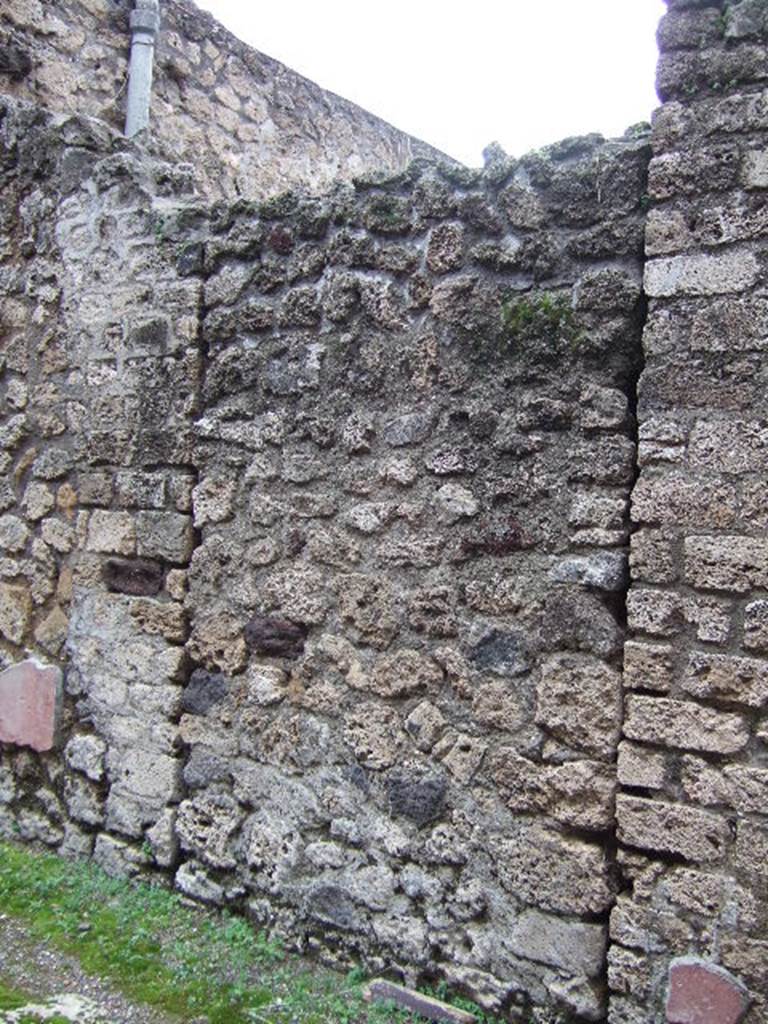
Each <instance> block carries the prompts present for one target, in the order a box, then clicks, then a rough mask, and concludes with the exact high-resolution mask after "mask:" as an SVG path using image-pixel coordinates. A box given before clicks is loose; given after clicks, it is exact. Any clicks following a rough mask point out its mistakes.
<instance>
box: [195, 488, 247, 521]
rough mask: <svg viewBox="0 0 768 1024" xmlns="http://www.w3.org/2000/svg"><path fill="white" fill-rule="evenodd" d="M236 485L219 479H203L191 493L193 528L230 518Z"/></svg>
mask: <svg viewBox="0 0 768 1024" xmlns="http://www.w3.org/2000/svg"><path fill="white" fill-rule="evenodd" d="M235 488H236V483H235V481H234V480H227V479H224V478H221V477H204V478H203V479H202V480H201V481H200V483H199V484H198V485H197V487H195V488H194V489H193V491H192V508H193V510H194V522H195V526H196V527H198V528H200V527H202V526H206V525H207V524H209V523H223V522H225V521H226V520H227V519H229V518H231V516H232V502H233V499H234V495H235Z"/></svg>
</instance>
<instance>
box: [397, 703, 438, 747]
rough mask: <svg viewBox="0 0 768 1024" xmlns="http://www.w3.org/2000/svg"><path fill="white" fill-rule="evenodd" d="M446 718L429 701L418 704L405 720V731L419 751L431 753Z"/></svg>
mask: <svg viewBox="0 0 768 1024" xmlns="http://www.w3.org/2000/svg"><path fill="white" fill-rule="evenodd" d="M444 727H445V718H444V717H443V715H442V714H441V713H440V710H439V709H438V708H436V707H435V705H434V704H431V703H430V702H429V701H427V700H423V701H421V703H420V704H417V705H416V707H415V708H414V709H413V711H412V712H411V713H410V715H408V717H407V718H406V720H405V731H406V732H407V733H408V734H409V735H410V736H411V737H412V739H413V742H414V743H415V745H416V746H417V747H418V748H419V750H423V751H429V750H431V749H432V747H433V746H434V745H435V743H436V742H437V741H438V739H439V738H440V734H441V733H442V731H443V728H444Z"/></svg>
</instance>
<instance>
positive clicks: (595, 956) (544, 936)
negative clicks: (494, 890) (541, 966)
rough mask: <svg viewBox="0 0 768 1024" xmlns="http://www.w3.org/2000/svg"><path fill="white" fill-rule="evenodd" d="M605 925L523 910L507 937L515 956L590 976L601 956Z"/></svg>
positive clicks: (601, 958)
mask: <svg viewBox="0 0 768 1024" xmlns="http://www.w3.org/2000/svg"><path fill="white" fill-rule="evenodd" d="M606 931H607V929H606V927H605V925H601V924H582V923H580V922H565V921H563V919H562V918H561V917H553V916H551V915H549V914H542V913H541V912H540V911H538V910H527V911H525V913H523V914H522V915H521V916H520V917H519V918H518V920H517V921H516V922H515V924H514V926H513V928H512V932H511V935H510V937H509V939H508V940H507V942H508V944H509V948H510V949H511V950H512V951H513V952H514V953H516V954H517V955H518V956H523V957H526V958H530V959H532V960H538V961H539V962H541V963H545V964H550V965H551V966H553V967H559V968H561V969H563V970H565V971H567V972H568V973H569V974H571V975H576V976H586V977H594V976H595V975H597V974H598V973H599V971H600V969H601V967H602V964H603V960H604V957H605V946H606V940H607V935H606Z"/></svg>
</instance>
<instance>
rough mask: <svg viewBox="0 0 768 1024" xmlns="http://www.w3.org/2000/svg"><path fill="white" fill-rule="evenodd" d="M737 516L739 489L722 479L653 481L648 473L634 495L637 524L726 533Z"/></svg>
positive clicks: (677, 477) (671, 475)
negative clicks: (704, 528)
mask: <svg viewBox="0 0 768 1024" xmlns="http://www.w3.org/2000/svg"><path fill="white" fill-rule="evenodd" d="M691 444H692V446H693V439H692V442H691ZM691 458H692V461H693V456H691ZM721 468H723V469H727V468H728V467H727V466H722V467H721ZM737 512H738V498H737V495H736V489H735V488H734V486H733V485H732V484H730V483H728V482H727V481H725V480H722V479H719V480H714V481H713V480H711V479H707V480H696V479H691V477H690V475H689V474H679V473H665V474H664V475H663V476H654V477H651V476H649V475H648V474H647V473H645V474H643V475H642V476H641V478H640V480H638V482H637V484H636V485H635V488H634V490H633V491H632V518H633V520H634V521H635V522H636V523H660V524H665V523H666V524H673V525H676V526H697V527H714V528H716V529H724V528H727V527H728V526H730V525H731V524H732V523H733V522H734V520H735V519H736V515H737Z"/></svg>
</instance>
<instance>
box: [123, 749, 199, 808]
mask: <svg viewBox="0 0 768 1024" xmlns="http://www.w3.org/2000/svg"><path fill="white" fill-rule="evenodd" d="M107 767H108V773H109V778H110V780H111V782H112V789H113V791H114V790H115V789H119V790H121V791H123V792H125V793H128V794H129V795H131V796H134V797H138V798H140V799H145V800H147V801H150V802H157V801H162V802H165V801H169V800H174V799H178V797H179V796H180V795H181V761H180V760H179V759H178V758H175V757H169V756H168V755H167V754H163V753H159V752H158V751H154V750H139V749H134V750H130V751H119V750H116V749H113V750H110V752H109V754H108V758H107Z"/></svg>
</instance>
